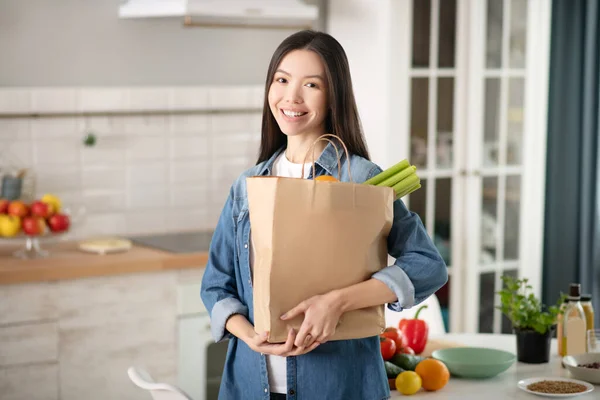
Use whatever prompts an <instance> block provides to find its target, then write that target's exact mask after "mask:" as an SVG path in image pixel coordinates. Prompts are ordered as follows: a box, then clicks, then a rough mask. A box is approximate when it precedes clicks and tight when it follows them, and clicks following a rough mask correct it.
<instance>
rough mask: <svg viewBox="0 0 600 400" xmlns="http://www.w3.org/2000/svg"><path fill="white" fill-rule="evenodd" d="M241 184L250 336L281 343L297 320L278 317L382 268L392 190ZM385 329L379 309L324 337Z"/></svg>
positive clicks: (351, 316)
mask: <svg viewBox="0 0 600 400" xmlns="http://www.w3.org/2000/svg"><path fill="white" fill-rule="evenodd" d="M318 140H323V139H322V138H319V139H318ZM318 140H317V141H318ZM324 140H327V139H324ZM315 143H316V142H315ZM342 145H343V143H342ZM313 146H314V144H313ZM344 147H345V146H344ZM338 167H339V160H338ZM313 168H314V165H313ZM349 172H350V171H349ZM313 176H314V174H313ZM338 176H339V175H338ZM246 182H247V190H248V203H249V214H250V224H251V227H252V228H251V229H252V243H253V246H254V325H255V329H256V331H257V332H264V331H269V332H270V336H269V342H271V343H281V342H285V340H286V338H287V335H288V331H289V329H291V328H292V327H293V328H295V329H296V330H298V329H299V328H300V325H301V323H302V320H303V317H304V316H303V315H301V316H299V317H297V318H295V319H293V320H290V321H282V320H281V319H280V316H281V315H282V314H283V313H284V312H287V311H289V310H290V309H291V308H293V307H295V306H296V305H298V304H299V303H300V302H302V301H303V300H306V299H308V298H310V297H312V296H314V295H318V294H323V293H327V292H329V291H331V290H333V289H338V288H344V287H347V286H350V285H353V284H355V283H359V282H362V281H365V280H367V279H369V278H370V277H371V275H372V274H373V273H375V272H376V271H378V270H380V269H381V268H383V267H385V266H386V265H387V256H388V250H387V236H388V234H389V231H390V229H391V226H392V221H393V201H394V190H393V189H392V188H389V187H378V186H372V185H364V184H356V183H349V182H319V181H314V180H308V179H301V178H282V177H273V176H266V177H249V178H247V180H246ZM384 328H385V319H384V309H383V305H382V306H377V307H370V308H365V309H361V310H355V311H350V312H347V313H344V314H343V315H342V317H341V319H340V323H339V325H338V327H337V330H336V333H335V335H334V336H333V337H332V338H331V339H330V340H341V339H356V338H362V337H367V336H374V335H378V334H379V333H381V332H382V331H383V329H384Z"/></svg>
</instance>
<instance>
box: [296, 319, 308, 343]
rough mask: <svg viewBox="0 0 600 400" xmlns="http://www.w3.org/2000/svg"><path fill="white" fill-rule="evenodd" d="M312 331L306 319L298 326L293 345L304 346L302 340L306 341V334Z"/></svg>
mask: <svg viewBox="0 0 600 400" xmlns="http://www.w3.org/2000/svg"><path fill="white" fill-rule="evenodd" d="M311 331H312V325H310V324H309V323H308V322H307V321H306V320H304V322H303V323H302V325H301V326H300V329H299V330H298V334H297V335H296V340H295V341H294V346H296V347H304V342H305V341H306V336H307V335H309V334H310V332H311Z"/></svg>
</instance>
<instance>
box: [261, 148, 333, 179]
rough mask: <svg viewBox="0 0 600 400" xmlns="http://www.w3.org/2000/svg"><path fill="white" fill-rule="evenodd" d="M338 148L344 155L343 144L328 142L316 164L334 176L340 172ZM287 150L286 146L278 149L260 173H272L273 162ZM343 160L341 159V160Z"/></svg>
mask: <svg viewBox="0 0 600 400" xmlns="http://www.w3.org/2000/svg"><path fill="white" fill-rule="evenodd" d="M336 149H337V150H338V152H339V153H340V156H342V157H343V154H344V149H343V148H342V147H341V145H337V144H336V145H335V147H334V144H332V143H331V142H330V143H327V146H325V149H324V150H323V152H322V153H321V155H320V156H319V158H318V159H317V161H316V164H317V165H318V166H320V167H321V168H323V169H324V170H325V171H326V172H327V173H328V174H329V175H331V176H334V175H337V173H338V171H337V170H338V163H337V153H336V151H335V150H336ZM284 150H285V146H284V147H282V148H280V149H279V150H277V151H276V152H275V153H274V154H273V155H272V156H271V158H269V159H268V160H267V161H266V162H265V164H264V165H263V167H262V169H261V170H260V171H259V175H271V170H272V169H273V163H274V162H275V160H276V159H277V157H278V156H279V155H280V154H281V153H282V152H283V151H284ZM340 162H341V160H340Z"/></svg>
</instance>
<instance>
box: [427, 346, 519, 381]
mask: <svg viewBox="0 0 600 400" xmlns="http://www.w3.org/2000/svg"><path fill="white" fill-rule="evenodd" d="M431 356H432V357H433V358H435V359H437V360H440V361H441V362H443V363H444V364H446V366H447V367H448V370H449V371H450V373H451V374H452V375H455V376H459V377H462V378H475V379H482V378H491V377H493V376H496V375H498V374H499V373H501V372H504V371H506V370H507V369H508V368H509V367H510V366H511V365H513V364H514V362H515V361H516V359H517V357H516V356H515V355H514V354H512V353H509V352H507V351H502V350H496V349H489V348H484V347H454V348H450V349H442V350H436V351H434V352H433V353H432V354H431Z"/></svg>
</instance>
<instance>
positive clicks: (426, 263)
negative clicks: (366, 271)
mask: <svg viewBox="0 0 600 400" xmlns="http://www.w3.org/2000/svg"><path fill="white" fill-rule="evenodd" d="M381 171H382V170H381V168H379V167H376V168H373V170H371V171H370V173H369V176H368V178H371V177H373V176H375V175H377V174H378V173H380V172H381ZM387 245H388V254H389V255H390V256H392V257H393V258H395V259H396V261H395V262H394V264H392V265H390V266H388V267H385V268H383V269H381V270H380V271H377V272H376V273H374V274H373V275H372V278H375V279H378V280H380V281H381V282H383V283H385V284H386V286H387V287H388V288H390V290H391V291H393V292H394V293H395V294H396V298H397V300H396V301H395V302H393V303H389V304H388V308H390V309H391V310H393V311H402V310H403V309H405V308H410V307H412V306H414V305H416V304H419V303H420V302H422V301H423V300H425V299H427V298H428V297H429V296H431V295H432V294H434V293H435V292H436V291H437V290H438V289H440V288H441V287H442V286H444V285H445V284H446V282H447V281H448V270H447V268H446V263H445V262H444V259H443V258H442V256H441V255H440V253H439V252H438V250H437V248H436V247H435V245H434V244H433V241H432V240H431V238H430V237H429V235H428V234H427V230H426V229H425V227H424V226H423V222H422V221H421V218H420V217H419V216H418V215H417V214H415V213H414V212H412V211H409V210H408V209H407V208H406V206H405V205H404V202H402V200H401V199H397V200H395V201H394V222H393V224H392V229H391V230H390V234H389V236H388V241H387Z"/></svg>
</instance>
